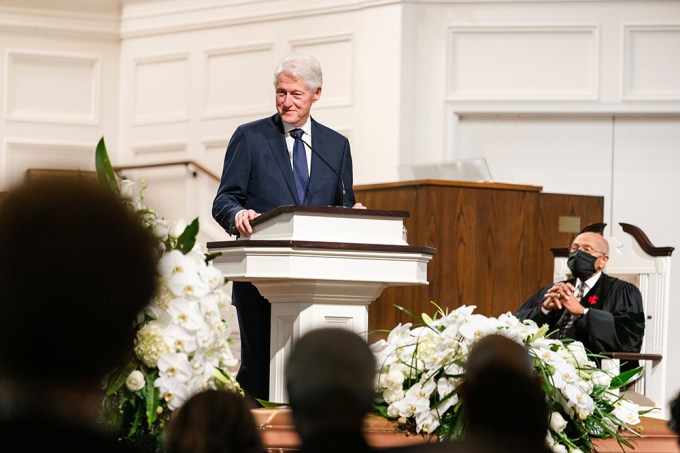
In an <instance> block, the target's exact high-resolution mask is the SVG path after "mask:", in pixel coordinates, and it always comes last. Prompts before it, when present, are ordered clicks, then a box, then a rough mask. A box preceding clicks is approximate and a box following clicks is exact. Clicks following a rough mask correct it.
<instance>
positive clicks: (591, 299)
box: [588, 296, 597, 305]
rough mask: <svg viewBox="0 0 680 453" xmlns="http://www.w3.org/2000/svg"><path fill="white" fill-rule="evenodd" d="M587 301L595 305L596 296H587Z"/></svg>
mask: <svg viewBox="0 0 680 453" xmlns="http://www.w3.org/2000/svg"><path fill="white" fill-rule="evenodd" d="M588 303H589V304H590V305H595V304H596V303H597V296H590V297H589V298H588Z"/></svg>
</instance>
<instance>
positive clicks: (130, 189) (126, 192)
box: [120, 179, 135, 200]
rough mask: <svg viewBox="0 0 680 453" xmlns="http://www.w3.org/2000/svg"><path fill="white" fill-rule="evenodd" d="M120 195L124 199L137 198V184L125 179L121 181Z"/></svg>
mask: <svg viewBox="0 0 680 453" xmlns="http://www.w3.org/2000/svg"><path fill="white" fill-rule="evenodd" d="M120 195H121V196H122V197H123V198H126V199H128V200H132V197H134V196H135V183H134V182H133V181H131V180H129V179H123V180H121V181H120Z"/></svg>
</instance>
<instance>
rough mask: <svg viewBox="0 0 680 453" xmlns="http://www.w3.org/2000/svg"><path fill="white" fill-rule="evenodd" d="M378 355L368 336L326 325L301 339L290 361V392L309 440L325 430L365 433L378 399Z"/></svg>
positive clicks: (298, 422)
mask: <svg viewBox="0 0 680 453" xmlns="http://www.w3.org/2000/svg"><path fill="white" fill-rule="evenodd" d="M374 377H375V358H374V356H373V353H372V352H371V350H370V348H369V346H368V344H366V341H365V340H364V339H362V338H361V337H360V336H358V335H357V334H355V333H352V332H350V331H348V330H343V329H331V328H324V329H318V330H314V331H312V332H310V333H308V334H306V335H305V336H303V337H302V338H301V339H300V340H299V341H298V342H297V344H295V346H294V348H293V351H292V353H291V355H290V359H289V360H288V363H287V366H286V385H287V389H288V397H289V400H290V405H291V408H292V411H293V417H294V420H295V423H296V427H297V429H298V432H299V433H300V437H301V438H302V441H303V444H305V442H306V441H308V440H309V439H310V438H313V437H317V436H318V435H319V434H320V433H329V435H331V436H332V434H330V433H339V432H346V433H354V434H360V431H361V427H362V423H363V419H364V416H365V415H366V414H367V413H368V411H369V410H370V409H371V407H372V405H373V399H374V396H375V394H374V388H373V385H374Z"/></svg>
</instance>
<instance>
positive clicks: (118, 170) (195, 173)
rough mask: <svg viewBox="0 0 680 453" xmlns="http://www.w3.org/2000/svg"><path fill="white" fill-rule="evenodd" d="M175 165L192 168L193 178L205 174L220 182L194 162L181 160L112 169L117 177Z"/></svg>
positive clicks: (218, 178) (215, 176)
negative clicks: (131, 171) (128, 172)
mask: <svg viewBox="0 0 680 453" xmlns="http://www.w3.org/2000/svg"><path fill="white" fill-rule="evenodd" d="M177 165H183V166H185V167H187V168H192V170H191V174H192V176H193V177H194V178H195V177H196V176H198V172H201V173H203V174H205V175H206V176H207V177H209V178H210V179H212V180H213V181H216V182H220V177H219V176H217V175H216V174H215V173H213V172H211V171H210V170H208V169H207V168H205V167H204V166H202V165H201V164H199V163H197V162H194V161H193V160H182V161H177V162H155V163H151V164H134V165H121V166H116V167H113V169H114V171H115V172H116V173H117V174H118V176H121V177H122V176H123V172H124V171H125V170H141V169H143V168H160V167H173V166H177Z"/></svg>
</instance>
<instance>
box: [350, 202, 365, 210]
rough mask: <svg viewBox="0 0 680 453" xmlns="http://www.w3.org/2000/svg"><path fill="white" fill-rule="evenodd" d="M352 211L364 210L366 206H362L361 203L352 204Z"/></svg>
mask: <svg viewBox="0 0 680 453" xmlns="http://www.w3.org/2000/svg"><path fill="white" fill-rule="evenodd" d="M352 209H366V206H364V205H362V204H361V203H354V206H352Z"/></svg>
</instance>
